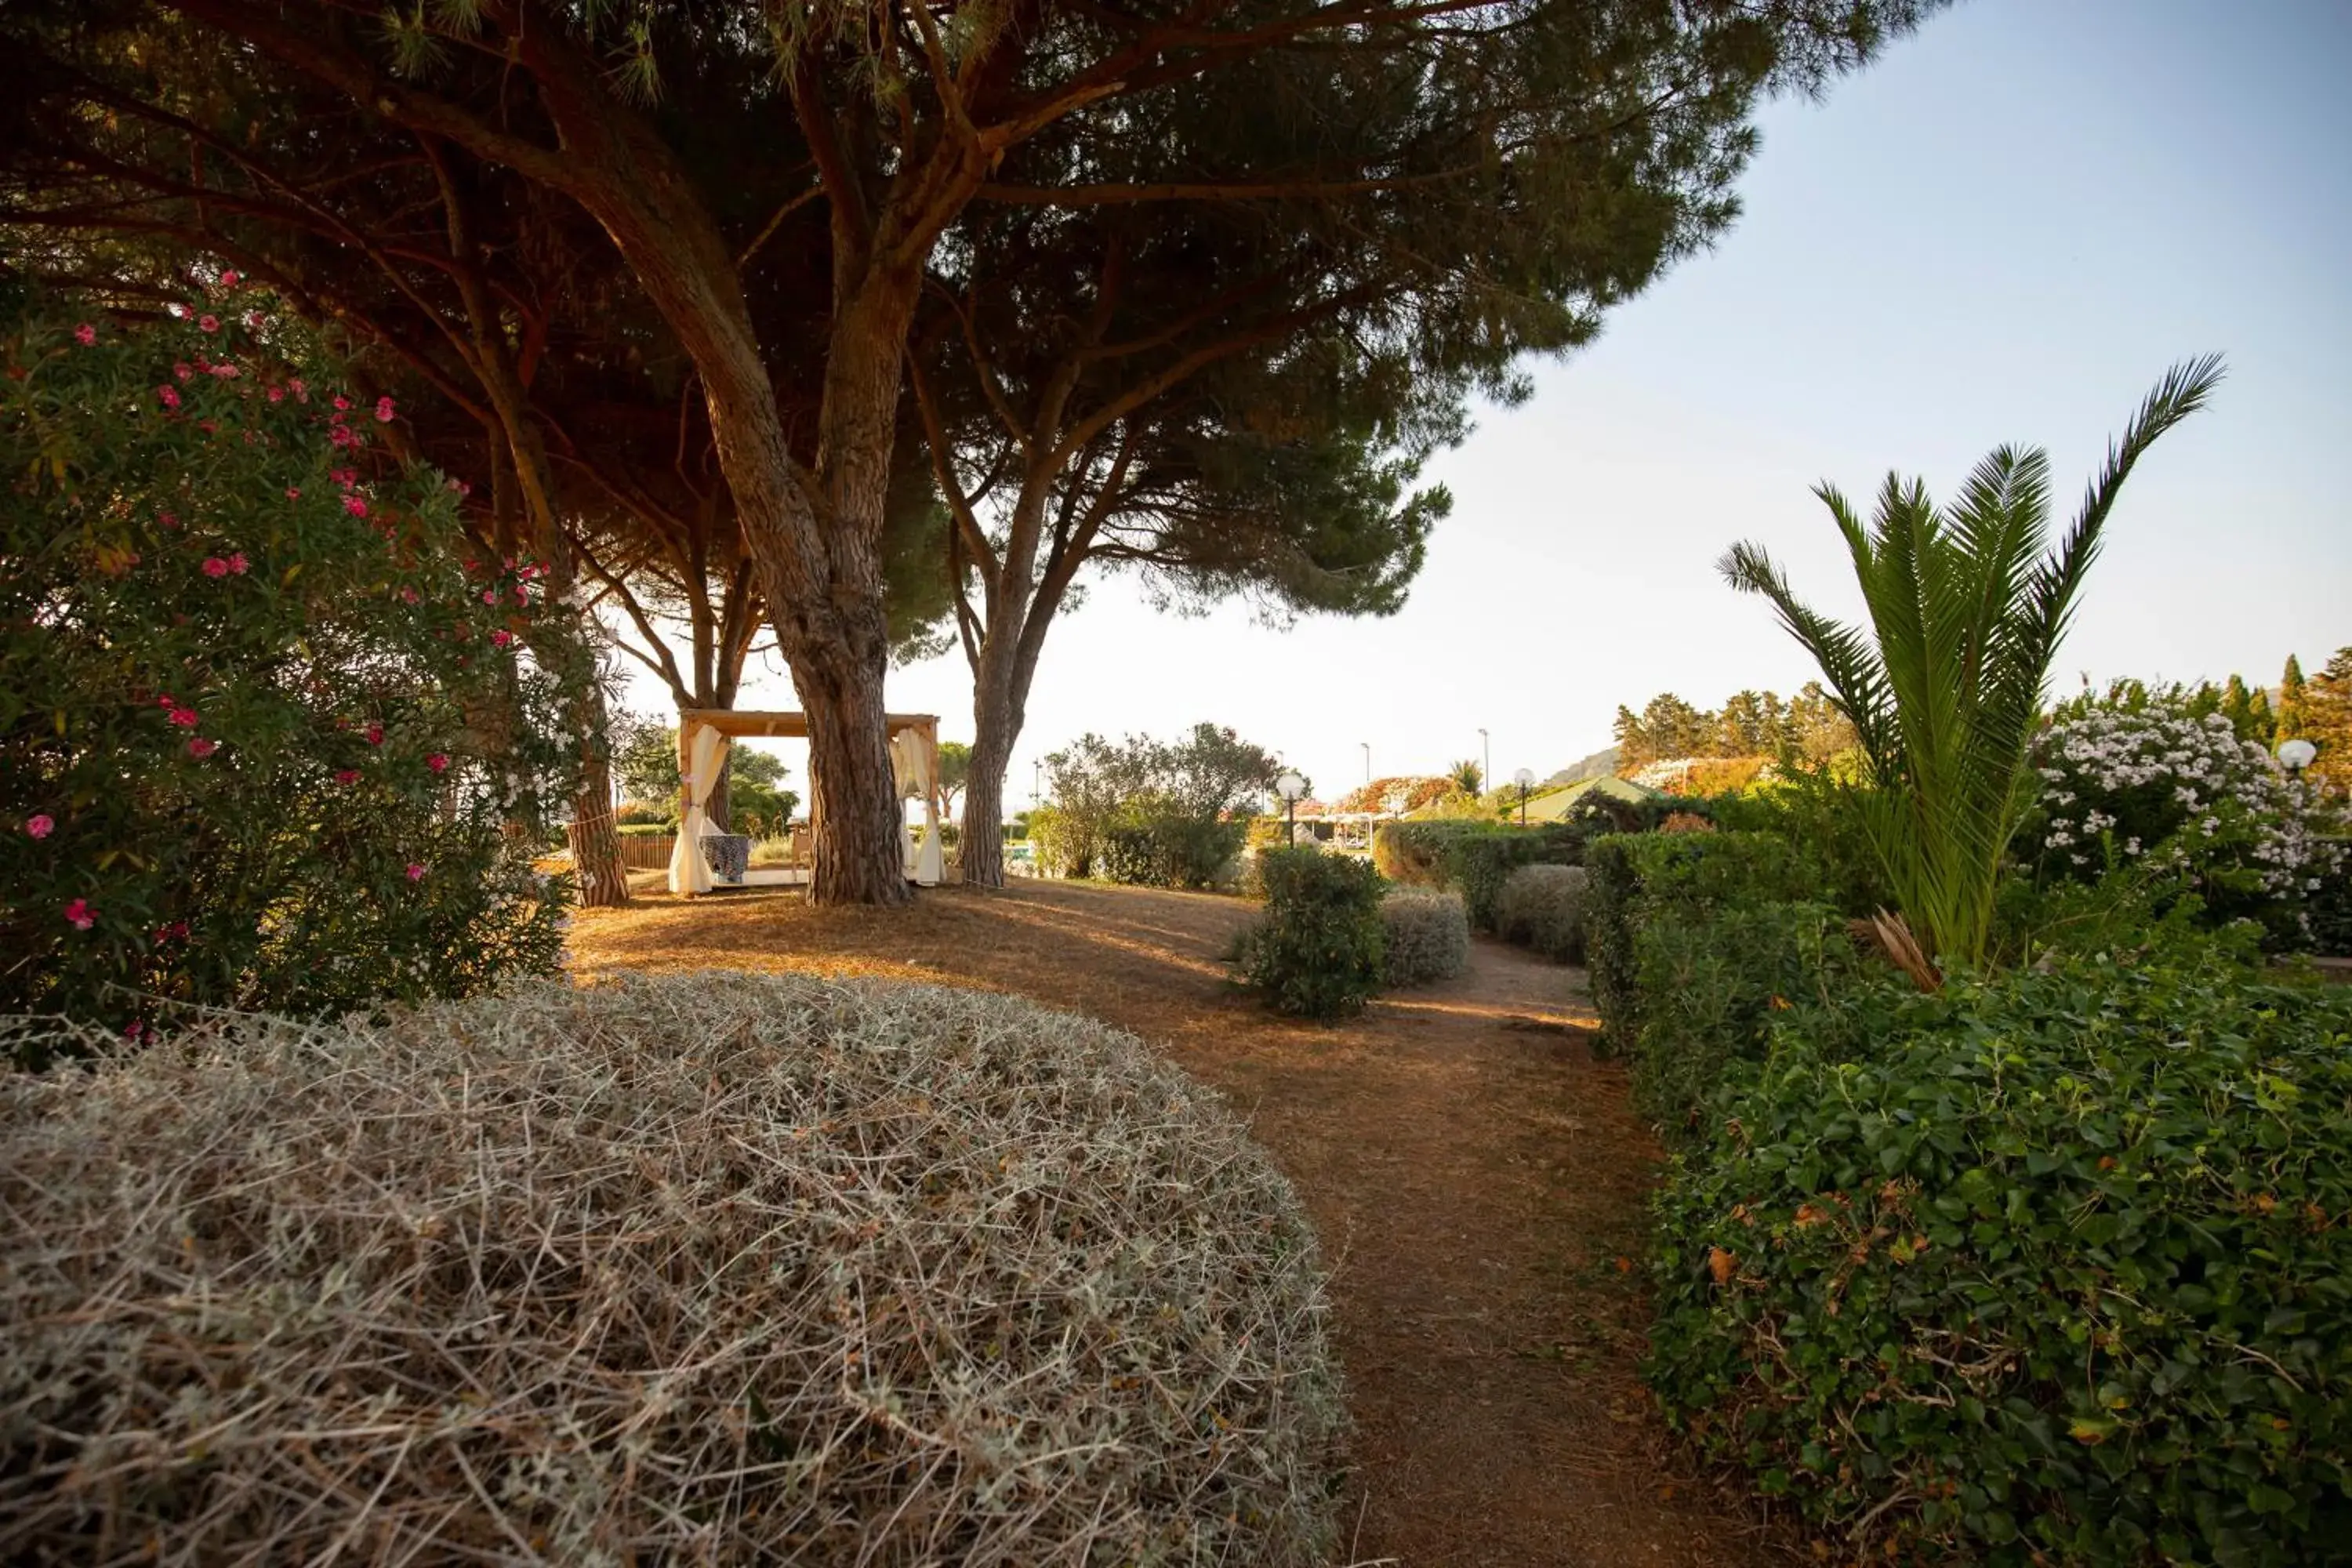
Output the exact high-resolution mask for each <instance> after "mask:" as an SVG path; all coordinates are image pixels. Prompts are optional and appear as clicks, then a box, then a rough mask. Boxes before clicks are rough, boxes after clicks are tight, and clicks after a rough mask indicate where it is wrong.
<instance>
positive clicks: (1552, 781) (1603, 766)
mask: <svg viewBox="0 0 2352 1568" xmlns="http://www.w3.org/2000/svg"><path fill="white" fill-rule="evenodd" d="M1616 771H1617V748H1616V747H1614V746H1612V747H1610V748H1609V749H1608V750H1607V751H1605V752H1593V753H1592V754H1591V756H1589V757H1585V758H1582V759H1580V761H1577V762H1573V763H1569V764H1568V766H1566V767H1564V768H1562V769H1560V770H1559V772H1558V773H1554V774H1552V775H1551V777H1549V778H1548V779H1546V780H1544V787H1545V788H1546V789H1551V788H1554V787H1556V786H1558V785H1560V784H1580V783H1582V782H1583V781H1584V780H1586V779H1598V778H1606V777H1608V776H1609V775H1610V774H1611V773H1615V772H1616Z"/></svg>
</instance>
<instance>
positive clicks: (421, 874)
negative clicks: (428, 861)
mask: <svg viewBox="0 0 2352 1568" xmlns="http://www.w3.org/2000/svg"><path fill="white" fill-rule="evenodd" d="M408 879H409V880H410V881H412V882H421V881H423V880H425V868H424V867H422V866H420V865H418V864H417V863H416V862H415V861H414V860H411V861H410V862H409V863H408Z"/></svg>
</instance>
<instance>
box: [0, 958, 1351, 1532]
mask: <svg viewBox="0 0 2352 1568" xmlns="http://www.w3.org/2000/svg"><path fill="white" fill-rule="evenodd" d="M14 1027H15V1029H16V1030H17V1031H18V1034H17V1036H16V1039H14V1040H11V1039H9V1038H8V1037H5V1036H0V1047H5V1046H6V1045H8V1044H12V1043H13V1044H16V1045H18V1046H19V1048H23V1047H24V1045H25V1041H24V1037H23V1035H22V1032H21V1031H22V1030H23V1029H24V1027H25V1026H24V1025H23V1023H22V1022H21V1021H16V1022H15V1024H14ZM63 1044H65V1042H63V1041H62V1040H60V1039H58V1038H55V1037H49V1038H47V1041H46V1044H45V1046H44V1048H45V1049H47V1050H50V1051H52V1052H54V1051H56V1050H57V1049H58V1048H59V1047H61V1046H62V1045H63ZM0 1256H5V1258H7V1259H8V1264H7V1267H5V1268H0V1407H5V1408H6V1409H7V1410H9V1411H10V1412H11V1413H12V1414H11V1419H10V1420H9V1421H8V1422H7V1423H5V1425H0V1475H5V1476H6V1477H7V1478H8V1480H7V1482H6V1484H5V1486H0V1555H5V1557H6V1558H7V1559H8V1560H9V1561H12V1562H58V1563H63V1562H79V1561H86V1560H89V1559H90V1558H91V1557H92V1555H93V1553H94V1552H99V1547H100V1542H108V1541H111V1542H117V1543H121V1542H131V1543H133V1549H134V1550H135V1551H136V1552H138V1553H140V1554H144V1553H145V1552H148V1551H150V1550H152V1548H151V1546H150V1544H149V1543H153V1547H159V1548H160V1549H161V1550H162V1551H163V1553H164V1554H165V1555H167V1556H169V1557H172V1558H173V1559H174V1560H178V1561H185V1562H191V1563H230V1562H268V1563H301V1562H309V1561H324V1560H326V1559H329V1558H331V1557H334V1556H336V1555H337V1554H338V1552H341V1550H342V1549H344V1548H346V1547H349V1546H350V1545H352V1543H353V1542H365V1543H366V1551H365V1552H364V1553H363V1554H362V1555H363V1556H364V1557H366V1558H367V1559H369V1560H379V1559H380V1560H383V1561H386V1562H423V1563H451V1562H485V1561H493V1560H495V1561H519V1560H530V1561H543V1562H549V1563H623V1562H632V1563H688V1562H696V1563H699V1562H719V1563H809V1564H820V1565H821V1564H848V1563H915V1562H925V1563H1241V1562H1248V1563H1266V1564H1271V1565H1274V1568H1309V1565H1311V1564H1318V1563H1325V1562H1328V1561H1329V1560H1330V1559H1329V1556H1328V1553H1329V1552H1332V1551H1333V1550H1334V1548H1335V1547H1336V1544H1337V1530H1336V1528H1335V1521H1334V1519H1333V1512H1334V1507H1335V1504H1334V1489H1333V1481H1334V1478H1335V1475H1336V1473H1337V1469H1338V1455H1337V1454H1336V1452H1335V1448H1336V1444H1337V1442H1338V1439H1339V1436H1340V1434H1341V1432H1342V1430H1343V1424H1344V1421H1345V1413H1344V1406H1343V1404H1342V1401H1341V1399H1340V1393H1339V1382H1338V1375H1337V1370H1336V1367H1335V1364H1334V1362H1333V1360H1332V1356H1331V1352H1330V1349H1329V1347H1328V1342H1327V1338H1326V1329H1325V1314H1326V1306H1325V1299H1324V1294H1323V1291H1324V1286H1323V1280H1322V1271H1321V1268H1320V1265H1319V1262H1318V1254H1317V1247H1316V1242H1315V1237H1314V1233H1313V1231H1312V1229H1311V1228H1310V1227H1309V1225H1308V1222H1307V1215H1306V1213H1305V1211H1304V1210H1303V1208H1302V1207H1301V1205H1300V1204H1299V1201H1298V1198H1297V1194H1296V1193H1295V1192H1294V1191H1293V1190H1292V1189H1291V1187H1290V1184H1288V1182H1286V1180H1285V1179H1284V1178H1283V1176H1282V1175H1281V1173H1279V1172H1278V1171H1276V1168H1275V1166H1274V1164H1273V1163H1272V1162H1271V1161H1270V1160H1268V1159H1267V1158H1266V1156H1265V1152H1263V1151H1262V1150H1260V1149H1258V1148H1257V1147H1256V1146H1255V1145H1254V1144H1253V1143H1252V1142H1250V1141H1249V1139H1248V1137H1247V1135H1246V1133H1245V1131H1244V1128H1243V1126H1242V1124H1241V1122H1240V1121H1239V1120H1238V1119H1237V1118H1236V1117H1235V1116H1234V1114H1233V1113H1232V1112H1231V1111H1230V1110H1227V1109H1225V1108H1224V1107H1223V1105H1222V1104H1221V1103H1219V1102H1218V1101H1217V1100H1215V1099H1214V1098H1213V1096H1212V1095H1210V1094H1209V1093H1207V1092H1206V1091H1204V1090H1203V1089H1201V1087H1200V1086H1199V1085H1198V1084H1196V1083H1194V1082H1193V1081H1192V1079H1188V1078H1187V1077H1185V1075H1184V1074H1182V1073H1181V1072H1180V1071H1178V1070H1177V1069H1176V1068H1173V1067H1171V1066H1170V1065H1169V1064H1168V1063H1167V1062H1166V1061H1165V1060H1164V1059H1163V1058H1160V1057H1159V1056H1158V1055H1157V1054H1156V1053H1155V1052H1153V1051H1152V1050H1150V1048H1149V1047H1146V1046H1144V1045H1143V1044H1142V1042H1140V1041H1139V1040H1137V1039H1135V1038H1134V1037H1131V1036H1129V1035H1125V1034H1121V1033H1118V1032H1117V1031H1115V1030H1111V1029H1108V1028H1106V1027H1104V1026H1101V1025H1098V1024H1095V1023H1091V1022H1089V1021H1087V1020H1086V1019H1083V1018H1078V1017H1075V1016H1070V1015H1067V1014H1061V1013H1053V1012H1048V1011H1046V1010H1045V1009H1042V1008H1039V1007H1037V1006H1034V1005H1031V1004H1029V1003H1026V1002H1022V1001H1018V1000H1016V999H1013V998H1010V997H1000V996H988V995H982V994H977V993H974V992H971V991H965V990H956V989H947V988H940V987H930V986H910V985H902V984H874V983H860V982H838V981H821V980H814V979H808V978H802V977H784V976H772V975H757V974H740V973H736V974H728V975H726V976H725V977H723V978H717V977H706V976H701V975H680V976H675V977H664V978H658V979H647V978H644V977H635V978H623V979H622V980H619V981H617V982H613V983H607V984H600V985H598V986H596V987H593V988H591V989H584V990H575V989H572V988H571V987H567V986H562V985H556V984H538V985H533V986H528V987H525V988H523V989H521V990H520V991H519V992H518V993H517V994H514V995H513V996H512V997H511V998H509V999H506V1000H499V1001H479V1002H474V1003H467V1004H456V1005H446V1004H445V1005H426V1006H424V1007H420V1008H417V1009H415V1010H414V1011H411V1012H407V1013H404V1015H402V1016H400V1017H399V1018H398V1019H397V1020H396V1021H395V1022H394V1023H392V1024H390V1025H388V1026H382V1027H371V1026H366V1025H364V1024H362V1023H360V1022H358V1021H356V1020H354V1021H351V1022H347V1023H344V1024H341V1025H336V1026H320V1027H315V1028H304V1027H297V1026H292V1025H289V1024H286V1023H282V1022H278V1021H274V1020H270V1019H265V1018H245V1019H237V1020H232V1021H227V1022H225V1023H222V1024H219V1025H216V1026H208V1027H206V1028H204V1029H200V1030H192V1031H190V1032H189V1033H188V1034H187V1035H185V1036H184V1037H182V1039H181V1041H180V1042H179V1048H175V1049H172V1050H159V1051H152V1052H148V1053H145V1054H144V1055H142V1056H140V1057H138V1058H133V1059H131V1060H129V1061H123V1062H110V1063H108V1064H107V1065H104V1066H101V1067H99V1068H96V1069H94V1070H90V1071H79V1070H68V1071H66V1072H62V1073H58V1074H54V1075H50V1076H49V1077H47V1078H45V1079H36V1078H31V1077H26V1076H18V1077H16V1078H13V1079H6V1080H0ZM1212 1417H1213V1418H1212ZM101 1468H102V1469H103V1473H104V1475H105V1476H106V1477H107V1480H106V1481H105V1483H104V1484H100V1485H89V1486H85V1485H80V1484H79V1483H78V1478H79V1477H80V1476H83V1475H95V1474H98V1473H99V1472H100V1469H101ZM525 1542H530V1543H531V1544H530V1545H528V1546H526V1545H524V1543H525ZM122 1554H123V1553H122V1552H121V1551H109V1552H102V1553H100V1555H105V1556H107V1557H110V1558H113V1557H119V1556H121V1555H122Z"/></svg>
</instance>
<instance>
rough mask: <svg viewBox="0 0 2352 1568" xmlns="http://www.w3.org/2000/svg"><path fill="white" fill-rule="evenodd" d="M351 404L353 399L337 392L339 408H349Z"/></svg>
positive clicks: (336, 403)
mask: <svg viewBox="0 0 2352 1568" xmlns="http://www.w3.org/2000/svg"><path fill="white" fill-rule="evenodd" d="M351 405H352V400H351V399H350V398H348V397H345V396H343V395H341V393H337V394H336V395H335V406H336V407H337V408H349V407H350V406H351Z"/></svg>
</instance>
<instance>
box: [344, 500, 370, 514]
mask: <svg viewBox="0 0 2352 1568" xmlns="http://www.w3.org/2000/svg"><path fill="white" fill-rule="evenodd" d="M343 510H345V511H347V512H350V513H351V514H352V516H353V517H365V516H366V515H367V502H365V501H363V500H361V499H360V498H359V497H357V496H345V497H344V498H343Z"/></svg>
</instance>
